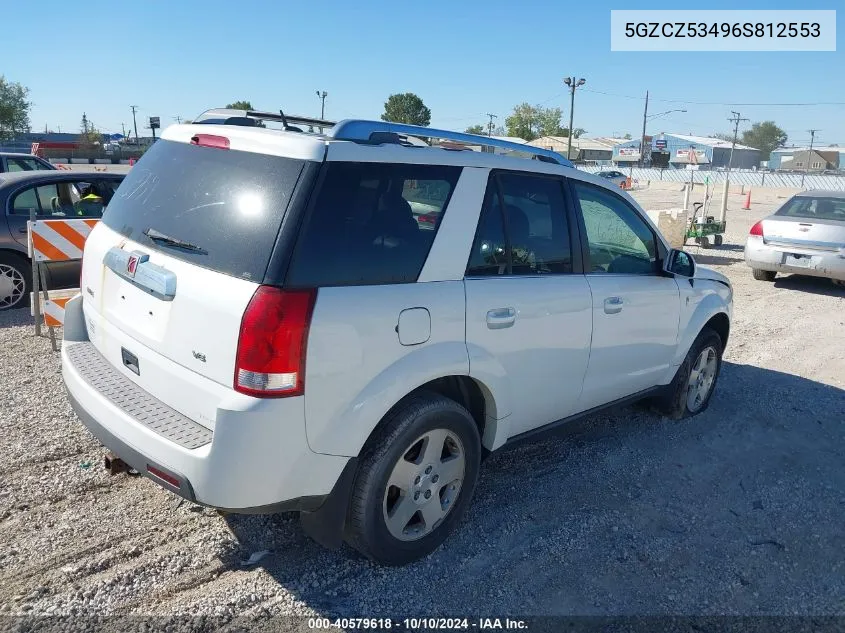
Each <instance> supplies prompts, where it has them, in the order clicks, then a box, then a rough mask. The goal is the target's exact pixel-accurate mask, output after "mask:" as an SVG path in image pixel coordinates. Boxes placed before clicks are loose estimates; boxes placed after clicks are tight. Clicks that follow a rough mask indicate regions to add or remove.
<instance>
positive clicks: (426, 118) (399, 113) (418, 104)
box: [381, 92, 431, 125]
mask: <svg viewBox="0 0 845 633" xmlns="http://www.w3.org/2000/svg"><path fill="white" fill-rule="evenodd" d="M381 120H382V121H391V122H393V123H406V124H408V125H428V124H429V123H431V110H429V109H428V108H427V107H426V105H425V104H424V103H423V100H422V99H420V98H419V97H418V96H417V95H415V94H414V93H413V92H405V93H401V94H393V95H390V96H389V97H388V98H387V101H385V102H384V114H382V115H381Z"/></svg>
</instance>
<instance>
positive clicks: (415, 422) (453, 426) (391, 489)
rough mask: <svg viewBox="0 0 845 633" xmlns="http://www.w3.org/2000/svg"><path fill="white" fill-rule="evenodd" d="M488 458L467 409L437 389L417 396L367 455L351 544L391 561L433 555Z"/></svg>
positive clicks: (352, 515) (350, 524) (350, 525)
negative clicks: (484, 460)
mask: <svg viewBox="0 0 845 633" xmlns="http://www.w3.org/2000/svg"><path fill="white" fill-rule="evenodd" d="M480 463H481V441H480V438H479V435H478V428H477V426H476V424H475V421H474V420H473V419H472V416H471V415H470V414H469V412H468V411H467V410H466V409H465V408H464V407H462V406H461V405H459V404H458V403H456V402H455V401H453V400H450V399H448V398H445V397H443V396H441V395H439V394H436V393H430V392H422V393H419V394H415V395H413V396H411V397H410V398H408V399H406V400H405V401H404V402H403V403H400V405H398V406H397V407H396V408H395V409H394V410H393V411H392V412H391V413H389V414H388V417H387V418H386V419H385V421H384V423H383V425H382V428H381V430H380V431H379V432H378V434H377V435H376V436H375V437H374V438H373V439H372V440H371V441H370V442H369V443H368V444H367V446H366V447H365V449H364V451H363V453H362V458H361V465H360V467H359V471H358V473H357V475H356V478H355V484H354V486H353V491H352V499H351V502H350V509H349V515H348V517H347V527H346V540H347V542H348V543H349V544H350V545H352V547H354V548H355V549H357V550H358V551H359V552H361V553H362V554H364V555H365V556H367V557H368V558H370V559H371V560H373V561H375V562H377V563H381V564H383V565H404V564H406V563H410V562H412V561H414V560H417V559H419V558H422V557H423V556H426V555H427V554H429V553H431V552H432V551H434V550H435V549H437V548H438V547H439V546H440V545H441V544H442V543H443V541H444V540H446V537H447V536H449V533H450V532H451V531H452V530H453V529H454V528H455V526H456V525H457V523H458V522H459V521H460V519H461V517H462V515H463V513H464V512H465V511H466V508H467V507H468V506H469V503H470V500H471V499H472V494H473V492H474V491H475V484H476V481H477V480H478V471H479V466H480Z"/></svg>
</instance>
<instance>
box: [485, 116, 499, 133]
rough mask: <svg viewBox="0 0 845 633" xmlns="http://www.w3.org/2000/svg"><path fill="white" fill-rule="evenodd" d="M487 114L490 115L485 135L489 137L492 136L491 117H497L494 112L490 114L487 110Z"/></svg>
mask: <svg viewBox="0 0 845 633" xmlns="http://www.w3.org/2000/svg"><path fill="white" fill-rule="evenodd" d="M487 116H489V117H490V122H489V123H488V124H487V136H488V138H489V137H492V136H493V119H498V118H499V117H497V116H496V115H495V114H490V113H489V112H488V113H487Z"/></svg>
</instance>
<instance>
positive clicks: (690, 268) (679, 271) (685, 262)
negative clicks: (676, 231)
mask: <svg viewBox="0 0 845 633" xmlns="http://www.w3.org/2000/svg"><path fill="white" fill-rule="evenodd" d="M663 271H664V272H666V273H669V274H671V275H677V276H680V277H694V276H695V260H694V259H693V258H692V255H690V254H689V253H687V252H686V251H681V250H678V249H676V248H673V249H672V250H670V251H669V254H668V255H667V256H666V259H665V260H664V263H663Z"/></svg>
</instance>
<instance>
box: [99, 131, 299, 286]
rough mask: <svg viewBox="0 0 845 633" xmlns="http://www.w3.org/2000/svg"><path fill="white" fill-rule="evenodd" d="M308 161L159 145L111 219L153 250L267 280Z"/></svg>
mask: <svg viewBox="0 0 845 633" xmlns="http://www.w3.org/2000/svg"><path fill="white" fill-rule="evenodd" d="M304 163H305V161H302V160H295V159H291V158H283V157H279V156H268V155H265V154H255V153H251V152H241V151H235V150H220V149H216V148H208V147H197V146H194V145H188V144H186V143H177V142H174V141H157V142H156V143H155V144H154V145H153V146H152V147H151V148H150V149H149V150H148V151H147V152H146V154H144V157H143V159H142V160H141V161H140V162H139V163H138V164H137V165H136V166H135V167H133V168H132V170H131V171H130V172H129V174H128V175H127V176H126V179H125V180H124V181H123V183H122V184H121V185H120V187H119V188H118V189H117V191H116V192H115V195H114V198H112V200H111V203H110V204H109V206H108V209H107V210H106V212H105V214H104V215H103V222H105V224H106V225H107V226H108V227H109V228H111V229H113V230H115V231H117V232H118V233H121V234H122V235H125V236H126V237H128V238H129V239H132V240H134V241H136V242H140V243H141V244H143V245H144V246H145V247H147V248H149V249H151V250H159V251H162V252H165V253H167V254H168V255H170V256H172V257H177V258H179V259H183V260H186V261H189V262H190V263H192V264H196V265H198V266H203V267H205V268H210V269H212V270H216V271H218V272H221V273H225V274H227V275H233V276H235V277H241V278H244V279H251V280H256V281H261V279H263V277H264V273H265V271H266V269H267V264H268V262H269V260H270V253H271V251H272V250H273V245H274V244H275V241H276V237H277V235H278V233H279V227H280V225H281V222H282V218H283V217H284V214H285V211H286V210H287V206H288V202H289V200H290V197H291V193H292V192H293V189H294V187H295V185H296V182H297V180H298V178H299V175H300V173H301V172H302V167H303V165H304ZM150 235H153V236H156V235H166V236H167V237H169V238H173V239H171V240H165V239H153V238H151V237H150ZM174 240H177V241H183V242H187V243H190V244H193V245H196V246H198V247H199V248H198V249H189V248H181V247H179V246H178V242H176V241H174Z"/></svg>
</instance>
